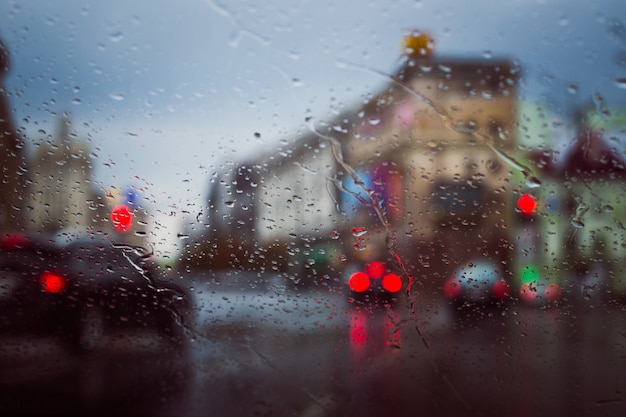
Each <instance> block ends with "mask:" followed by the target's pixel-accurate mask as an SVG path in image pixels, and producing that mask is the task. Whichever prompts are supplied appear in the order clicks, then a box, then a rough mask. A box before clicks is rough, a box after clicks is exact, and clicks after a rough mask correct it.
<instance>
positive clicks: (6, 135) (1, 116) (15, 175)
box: [0, 40, 27, 232]
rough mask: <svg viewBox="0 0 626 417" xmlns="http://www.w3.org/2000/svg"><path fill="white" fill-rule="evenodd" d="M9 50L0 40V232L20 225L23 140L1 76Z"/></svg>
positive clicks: (5, 70)
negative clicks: (14, 120)
mask: <svg viewBox="0 0 626 417" xmlns="http://www.w3.org/2000/svg"><path fill="white" fill-rule="evenodd" d="M9 67H10V59H9V52H8V50H7V49H6V47H5V46H4V43H3V42H2V40H0V231H2V232H4V231H15V230H20V229H21V227H23V225H24V210H23V209H24V197H25V196H24V188H25V185H26V171H27V168H26V160H25V157H26V154H25V145H24V141H23V139H22V138H21V137H20V135H19V134H18V132H17V129H16V126H15V124H14V122H13V115H12V111H11V106H10V104H9V100H8V93H7V90H6V87H5V85H4V78H5V76H6V74H7V73H8V71H9Z"/></svg>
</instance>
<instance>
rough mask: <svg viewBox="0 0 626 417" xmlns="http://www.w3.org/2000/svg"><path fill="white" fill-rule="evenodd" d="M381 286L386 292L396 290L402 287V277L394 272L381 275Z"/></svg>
mask: <svg viewBox="0 0 626 417" xmlns="http://www.w3.org/2000/svg"><path fill="white" fill-rule="evenodd" d="M383 288H384V289H385V291H388V292H398V291H400V290H401V289H402V279H401V278H400V277H399V276H398V275H396V274H387V275H385V276H384V277H383Z"/></svg>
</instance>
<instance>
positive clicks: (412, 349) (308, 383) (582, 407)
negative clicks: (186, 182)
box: [0, 280, 626, 416]
mask: <svg viewBox="0 0 626 417" xmlns="http://www.w3.org/2000/svg"><path fill="white" fill-rule="evenodd" d="M269 281H270V284H269V285H268V286H267V287H265V288H257V289H248V290H243V291H242V290H240V289H232V290H229V289H222V288H219V286H217V288H216V286H215V285H210V284H208V283H206V282H203V281H201V280H195V281H194V285H193V287H194V289H195V292H194V293H195V302H196V305H195V311H196V314H195V318H194V319H193V322H192V323H186V325H187V326H188V329H187V335H188V337H189V343H188V344H187V345H186V346H184V347H180V348H173V347H172V346H169V345H166V344H163V343H162V341H160V340H159V339H158V337H156V336H155V335H151V334H150V333H149V332H146V333H145V334H143V333H141V332H133V333H126V334H121V333H120V334H111V335H109V336H108V337H107V338H106V339H105V340H106V342H104V343H103V344H102V346H101V347H100V348H98V349H96V350H94V351H92V352H85V353H83V354H82V355H76V354H73V353H72V352H69V351H67V350H66V349H65V348H64V347H63V346H62V345H61V344H59V343H58V342H57V341H56V340H55V339H54V338H52V337H50V338H44V337H30V336H13V337H9V336H3V337H2V341H1V343H0V346H2V347H1V348H0V365H1V369H2V373H1V374H0V375H1V376H0V388H1V389H0V392H1V394H0V414H2V415H19V414H21V415H41V414H46V415H129V414H132V415H152V416H201V415H202V416H206V415H222V416H225V415H232V416H241V415H293V416H337V415H359V416H378V415H389V414H393V415H429V416H436V415H486V416H502V415H510V416H537V415H569V416H576V415H597V416H621V415H623V412H624V409H625V407H626V398H625V393H626V373H625V372H624V371H625V370H626V358H625V356H624V352H626V349H625V345H626V333H625V332H624V329H625V328H626V315H625V314H624V307H623V305H621V306H620V305H619V304H617V303H615V304H611V303H608V304H604V305H603V306H602V307H598V306H592V305H587V306H585V305H581V306H577V307H573V306H567V305H564V306H561V307H556V306H552V307H548V308H533V307H529V306H526V305H516V304H515V303H511V304H510V305H508V306H506V307H505V308H502V309H497V308H494V309H472V310H468V311H456V310H455V309H454V308H453V307H452V305H449V304H448V303H447V302H446V301H444V300H443V299H442V300H441V302H436V301H435V302H433V298H432V297H423V296H421V295H419V294H412V295H411V297H410V298H408V297H406V296H405V295H403V296H401V297H400V300H399V302H398V303H397V305H396V306H395V307H393V308H385V307H381V306H365V305H353V304H351V303H349V302H348V301H347V298H346V297H345V294H342V293H341V291H336V292H319V291H317V292H314V291H309V292H307V291H301V292H289V291H286V290H285V287H284V286H280V285H276V284H273V283H271V282H272V281H271V280H269Z"/></svg>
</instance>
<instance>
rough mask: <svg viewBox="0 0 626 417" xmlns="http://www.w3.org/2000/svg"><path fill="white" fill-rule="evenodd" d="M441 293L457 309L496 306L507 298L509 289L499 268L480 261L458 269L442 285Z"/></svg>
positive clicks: (489, 262)
mask: <svg viewBox="0 0 626 417" xmlns="http://www.w3.org/2000/svg"><path fill="white" fill-rule="evenodd" d="M443 293H444V295H445V296H446V298H448V299H449V300H451V301H452V302H453V304H454V305H455V306H457V307H461V306H472V307H473V306H476V305H488V304H495V305H498V304H502V302H504V301H505V300H507V299H508V298H509V296H510V293H511V287H510V286H509V284H508V283H507V282H506V281H505V280H504V279H503V277H502V272H501V270H500V268H498V267H497V266H496V265H495V264H494V263H493V262H491V261H489V260H483V259H481V260H478V261H476V262H470V263H468V264H466V265H463V266H461V267H460V268H458V269H457V271H456V272H455V273H454V275H453V276H452V277H451V278H449V279H448V280H447V281H446V282H445V283H444V286H443Z"/></svg>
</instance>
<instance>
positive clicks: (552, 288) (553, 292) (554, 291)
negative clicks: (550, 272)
mask: <svg viewBox="0 0 626 417" xmlns="http://www.w3.org/2000/svg"><path fill="white" fill-rule="evenodd" d="M544 294H545V296H546V299H547V300H549V301H557V300H560V299H561V287H559V284H554V283H552V284H548V286H547V287H546V289H545V291H544Z"/></svg>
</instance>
